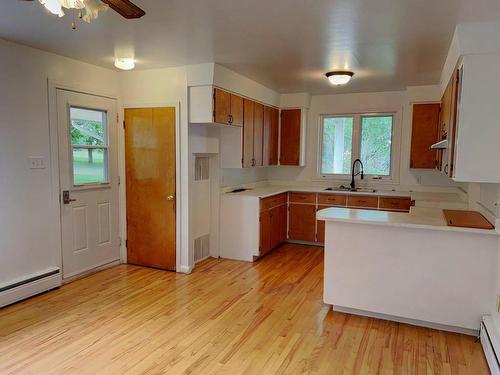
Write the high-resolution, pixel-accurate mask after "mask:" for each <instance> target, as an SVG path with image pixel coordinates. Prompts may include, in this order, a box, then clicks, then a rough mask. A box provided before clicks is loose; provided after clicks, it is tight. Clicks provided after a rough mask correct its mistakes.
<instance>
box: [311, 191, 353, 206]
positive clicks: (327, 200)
mask: <svg viewBox="0 0 500 375" xmlns="http://www.w3.org/2000/svg"><path fill="white" fill-rule="evenodd" d="M346 202H347V195H345V194H318V204H324V205H331V206H345V205H346Z"/></svg>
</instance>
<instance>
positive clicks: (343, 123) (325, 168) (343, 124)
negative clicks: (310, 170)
mask: <svg viewBox="0 0 500 375" xmlns="http://www.w3.org/2000/svg"><path fill="white" fill-rule="evenodd" d="M352 126H353V118H352V117H327V118H324V119H323V145H322V152H323V154H322V158H321V173H322V174H333V173H337V174H349V173H350V171H351V155H352Z"/></svg>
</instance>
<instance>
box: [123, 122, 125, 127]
mask: <svg viewBox="0 0 500 375" xmlns="http://www.w3.org/2000/svg"><path fill="white" fill-rule="evenodd" d="M123 129H125V120H123Z"/></svg>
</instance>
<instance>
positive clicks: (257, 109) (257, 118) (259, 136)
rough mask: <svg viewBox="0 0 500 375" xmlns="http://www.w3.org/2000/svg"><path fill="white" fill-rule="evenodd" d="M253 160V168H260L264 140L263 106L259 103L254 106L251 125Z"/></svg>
mask: <svg viewBox="0 0 500 375" xmlns="http://www.w3.org/2000/svg"><path fill="white" fill-rule="evenodd" d="M253 126H254V127H253V158H254V164H253V165H254V167H262V165H263V164H262V150H263V147H262V143H263V139H264V106H263V105H262V104H260V103H257V102H256V103H255V104H254V125H253Z"/></svg>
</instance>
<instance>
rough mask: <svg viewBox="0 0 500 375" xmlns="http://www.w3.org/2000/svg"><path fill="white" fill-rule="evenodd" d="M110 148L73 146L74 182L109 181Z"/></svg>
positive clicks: (79, 183)
mask: <svg viewBox="0 0 500 375" xmlns="http://www.w3.org/2000/svg"><path fill="white" fill-rule="evenodd" d="M107 159H108V150H106V149H100V148H93V149H92V148H89V149H83V148H73V184H74V185H81V184H92V183H101V182H107V163H108V161H107Z"/></svg>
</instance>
